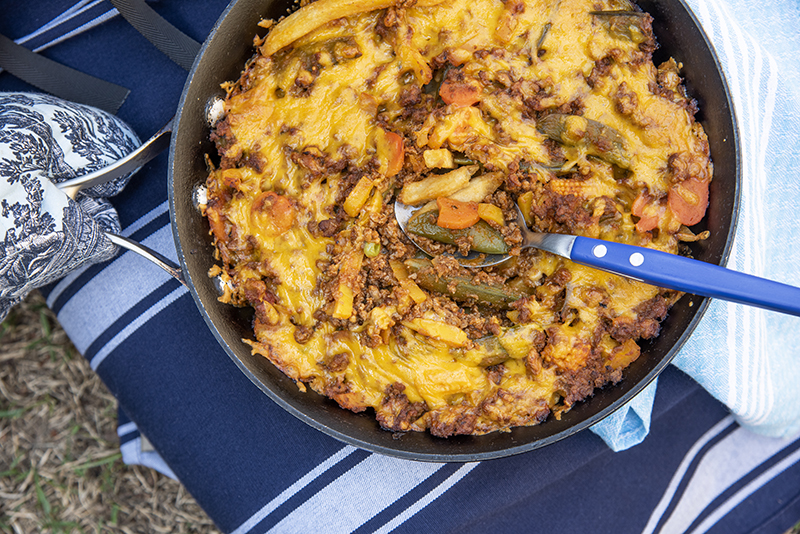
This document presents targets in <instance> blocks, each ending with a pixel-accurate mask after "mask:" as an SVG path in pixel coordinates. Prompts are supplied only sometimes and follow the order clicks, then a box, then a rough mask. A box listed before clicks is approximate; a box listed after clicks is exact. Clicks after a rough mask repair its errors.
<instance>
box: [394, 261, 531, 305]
mask: <svg viewBox="0 0 800 534" xmlns="http://www.w3.org/2000/svg"><path fill="white" fill-rule="evenodd" d="M405 265H406V267H408V270H409V272H410V273H413V274H415V275H416V278H415V280H416V282H417V284H418V285H419V286H420V287H422V288H424V289H427V290H429V291H436V292H438V293H442V294H444V295H448V296H450V297H451V298H452V299H453V300H457V301H462V302H463V301H467V302H469V301H476V302H478V303H479V304H485V305H487V306H491V307H494V308H502V309H505V308H508V307H509V305H510V304H511V303H512V302H515V301H517V300H519V299H521V298H522V297H524V296H526V295H525V293H520V292H517V291H512V290H509V289H508V288H504V287H498V286H492V285H489V284H476V283H474V282H473V281H472V278H470V277H467V276H457V275H454V276H447V277H441V276H439V275H438V274H437V273H436V269H434V268H433V265H432V264H431V262H430V260H423V259H409V260H406V261H405Z"/></svg>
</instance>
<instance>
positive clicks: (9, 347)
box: [0, 293, 218, 534]
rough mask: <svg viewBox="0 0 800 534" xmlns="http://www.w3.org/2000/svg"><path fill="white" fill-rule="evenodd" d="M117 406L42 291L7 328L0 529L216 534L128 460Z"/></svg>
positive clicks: (2, 341)
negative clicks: (124, 456)
mask: <svg viewBox="0 0 800 534" xmlns="http://www.w3.org/2000/svg"><path fill="white" fill-rule="evenodd" d="M116 406H117V405H116V401H115V399H114V397H113V396H112V395H111V394H110V393H109V391H108V390H107V389H106V387H105V386H104V385H103V383H102V382H101V381H100V380H99V379H98V378H97V376H96V375H95V374H94V373H93V372H92V371H91V369H90V368H89V365H88V363H87V362H86V360H85V359H84V358H83V357H82V356H81V355H80V354H78V353H77V351H76V350H75V348H74V347H73V346H72V344H71V343H70V342H69V340H68V339H67V337H66V334H65V333H64V331H63V330H62V329H61V328H60V326H59V325H58V322H57V321H56V319H55V317H54V316H53V314H52V313H51V312H50V310H48V309H47V307H46V306H45V304H44V302H43V300H42V298H41V296H40V295H39V294H38V293H34V294H32V295H31V296H30V297H29V298H28V299H27V300H26V301H25V302H24V303H22V304H20V305H19V306H17V307H16V308H15V309H14V310H12V312H11V314H10V315H9V317H8V318H7V319H6V321H5V322H3V323H2V324H0V532H9V533H11V532H14V533H25V534H27V533H71V532H75V533H87V534H88V533H109V532H114V533H116V532H124V533H128V534H131V533H140V532H141V533H151V532H159V533H160V532H165V533H166V532H169V533H173V532H174V533H195V532H197V533H200V532H202V533H214V532H218V530H217V529H216V528H215V527H214V525H213V523H212V522H211V520H210V519H209V518H208V516H207V515H206V514H205V513H204V512H203V510H202V509H201V508H200V507H199V506H198V505H197V503H196V502H195V501H194V499H193V498H192V497H191V495H189V494H188V493H187V492H186V490H185V489H184V488H183V486H182V485H181V484H180V483H178V482H176V481H174V480H172V479H170V478H168V477H166V476H163V475H161V474H160V473H157V472H155V471H153V470H151V469H147V468H143V467H140V466H127V465H125V464H124V463H123V462H122V455H121V454H120V452H119V441H118V438H117V434H116V423H117V421H116V414H117V409H116Z"/></svg>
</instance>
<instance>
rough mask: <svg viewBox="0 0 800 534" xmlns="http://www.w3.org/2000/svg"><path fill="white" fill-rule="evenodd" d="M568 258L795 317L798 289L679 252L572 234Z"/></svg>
mask: <svg viewBox="0 0 800 534" xmlns="http://www.w3.org/2000/svg"><path fill="white" fill-rule="evenodd" d="M570 259H571V260H573V261H575V262H577V263H582V264H584V265H589V266H590V267H597V268H599V269H603V270H606V271H611V272H613V273H617V274H621V275H624V276H628V277H630V278H635V279H638V280H641V281H643V282H647V283H648V284H652V285H655V286H659V287H665V288H668V289H675V290H678V291H685V292H686V293H692V294H695V295H701V296H704V297H712V298H718V299H722V300H729V301H732V302H739V303H742V304H749V305H752V306H758V307H760V308H766V309H768V310H773V311H777V312H781V313H788V314H790V315H796V316H800V288H797V287H794V286H789V285H786V284H781V283H779V282H774V281H772V280H767V279H765V278H759V277H757V276H751V275H749V274H744V273H740V272H737V271H731V270H730V269H725V268H724V267H719V266H717V265H713V264H711V263H706V262H702V261H698V260H692V259H689V258H685V257H683V256H676V255H673V254H667V253H666V252H661V251H658V250H652V249H649V248H644V247H636V246H632V245H624V244H622V243H614V242H611V241H602V240H600V239H592V238H589V237H577V238H576V239H575V242H574V244H573V246H572V251H571V253H570Z"/></svg>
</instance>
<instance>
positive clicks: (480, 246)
mask: <svg viewBox="0 0 800 534" xmlns="http://www.w3.org/2000/svg"><path fill="white" fill-rule="evenodd" d="M438 217H439V211H438V210H431V211H425V212H422V213H417V214H416V215H414V216H413V217H411V219H409V220H408V224H407V226H406V230H408V231H409V232H411V233H412V234H416V235H419V236H422V237H427V238H428V239H433V240H434V241H438V242H440V243H446V244H448V245H453V244H455V243H456V241H458V240H459V239H463V238H469V237H471V238H472V246H471V248H472V250H474V251H476V252H483V253H485V254H506V253H507V252H508V245H506V243H505V241H503V236H502V235H500V232H498V231H497V230H495V229H494V228H492V227H491V226H489V223H487V222H486V221H484V220H480V221H478V222H477V223H475V224H473V225H472V226H470V227H469V228H464V229H463V230H450V229H448V228H442V227H441V226H439V225H437V224H436V219H437V218H438Z"/></svg>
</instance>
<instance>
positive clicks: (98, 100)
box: [0, 34, 130, 114]
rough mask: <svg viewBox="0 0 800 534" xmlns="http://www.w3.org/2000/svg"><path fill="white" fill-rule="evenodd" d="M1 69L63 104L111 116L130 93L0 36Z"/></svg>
mask: <svg viewBox="0 0 800 534" xmlns="http://www.w3.org/2000/svg"><path fill="white" fill-rule="evenodd" d="M0 67H2V68H3V69H5V70H7V71H8V72H9V73H11V74H13V75H14V76H16V77H17V78H20V79H21V80H22V81H24V82H27V83H29V84H31V85H33V86H34V87H37V88H39V89H41V90H42V91H45V92H47V93H50V94H52V95H55V96H57V97H59V98H63V99H64V100H70V101H72V102H78V103H81V104H88V105H90V106H94V107H96V108H100V109H102V110H103V111H107V112H109V113H111V114H114V113H116V112H117V110H118V109H119V108H120V106H122V103H123V102H125V99H126V98H127V97H128V94H129V93H130V91H129V90H128V89H126V88H124V87H122V86H119V85H117V84H114V83H111V82H107V81H105V80H101V79H100V78H95V77H94V76H91V75H89V74H85V73H83V72H80V71H78V70H75V69H73V68H70V67H67V66H66V65H62V64H61V63H57V62H55V61H53V60H52V59H47V58H46V57H44V56H40V55H39V54H37V53H35V52H31V51H30V50H28V49H27V48H25V47H24V46H21V45H18V44H17V43H15V42H14V41H12V40H11V39H9V38H8V37H6V36H5V35H2V34H0Z"/></svg>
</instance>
